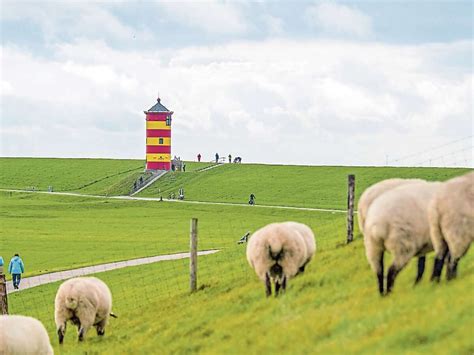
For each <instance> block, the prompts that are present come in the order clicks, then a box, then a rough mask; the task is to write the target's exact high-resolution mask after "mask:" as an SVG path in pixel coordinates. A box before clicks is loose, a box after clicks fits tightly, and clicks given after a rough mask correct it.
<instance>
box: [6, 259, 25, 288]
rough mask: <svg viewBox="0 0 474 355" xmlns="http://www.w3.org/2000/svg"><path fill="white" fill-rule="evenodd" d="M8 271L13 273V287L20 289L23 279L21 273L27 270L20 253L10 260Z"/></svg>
mask: <svg viewBox="0 0 474 355" xmlns="http://www.w3.org/2000/svg"><path fill="white" fill-rule="evenodd" d="M8 272H9V273H10V274H11V275H12V280H13V288H15V289H17V290H18V288H19V286H20V281H21V274H22V273H24V272H25V265H24V264H23V260H21V258H20V255H18V254H15V256H14V257H13V258H12V259H11V260H10V265H8Z"/></svg>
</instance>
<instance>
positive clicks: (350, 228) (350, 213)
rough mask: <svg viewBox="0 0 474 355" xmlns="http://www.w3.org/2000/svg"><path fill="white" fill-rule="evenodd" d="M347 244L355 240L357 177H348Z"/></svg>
mask: <svg viewBox="0 0 474 355" xmlns="http://www.w3.org/2000/svg"><path fill="white" fill-rule="evenodd" d="M347 184H348V190H347V243H350V242H352V241H353V240H354V192H355V175H353V174H350V175H348V176H347Z"/></svg>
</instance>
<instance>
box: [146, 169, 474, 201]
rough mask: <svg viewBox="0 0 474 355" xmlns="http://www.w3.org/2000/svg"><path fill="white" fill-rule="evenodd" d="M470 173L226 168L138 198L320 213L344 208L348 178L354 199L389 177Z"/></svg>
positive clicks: (174, 180) (170, 182)
mask: <svg viewBox="0 0 474 355" xmlns="http://www.w3.org/2000/svg"><path fill="white" fill-rule="evenodd" d="M467 171H468V169H461V168H459V169H457V168H455V169H440V168H391V167H330V166H289V165H258V164H225V165H222V166H219V167H216V168H214V169H211V170H208V171H205V172H189V173H180V172H175V173H168V174H167V175H165V176H164V177H162V178H161V179H160V180H158V181H157V182H156V183H155V184H153V185H152V186H150V187H149V188H148V189H146V190H144V191H143V192H142V193H140V194H139V196H155V197H156V196H159V194H160V193H161V194H163V196H164V197H166V196H167V195H168V193H169V192H171V191H173V192H175V193H177V191H178V189H179V188H180V187H183V188H184V190H185V196H186V199H187V200H197V201H219V202H231V203H246V202H247V201H248V198H249V195H250V193H254V194H255V195H256V197H257V199H256V201H257V204H261V205H287V206H301V207H318V208H335V209H344V208H347V175H348V174H355V175H356V197H357V198H358V197H359V196H360V194H361V193H362V192H363V191H364V190H365V188H367V187H368V186H370V185H372V184H374V183H375V182H378V181H380V180H383V179H387V178H391V177H402V178H423V179H427V180H440V181H443V180H447V179H449V178H451V177H454V176H457V175H461V174H463V173H465V172H467Z"/></svg>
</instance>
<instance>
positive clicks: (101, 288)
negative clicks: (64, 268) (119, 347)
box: [54, 277, 115, 344]
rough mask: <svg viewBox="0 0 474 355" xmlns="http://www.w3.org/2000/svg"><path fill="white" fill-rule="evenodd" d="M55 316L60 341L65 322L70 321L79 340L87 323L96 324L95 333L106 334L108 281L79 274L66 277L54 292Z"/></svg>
mask: <svg viewBox="0 0 474 355" xmlns="http://www.w3.org/2000/svg"><path fill="white" fill-rule="evenodd" d="M54 305H55V312H54V319H55V321H56V328H57V333H58V337H59V343H60V344H62V343H63V339H64V334H65V333H66V323H67V321H68V320H69V321H71V322H72V323H73V324H74V325H76V326H77V329H78V339H79V341H82V340H84V337H85V335H86V333H87V331H88V330H89V328H90V327H92V326H95V328H96V330H97V335H99V336H102V335H104V334H105V326H106V325H107V322H108V320H109V316H113V317H115V315H114V314H112V313H111V310H112V294H111V293H110V290H109V288H108V287H107V285H106V284H105V283H104V282H103V281H101V280H99V279H97V278H95V277H78V278H73V279H69V280H67V281H65V282H64V283H62V284H61V286H60V287H59V289H58V292H57V293H56V299H55V301H54Z"/></svg>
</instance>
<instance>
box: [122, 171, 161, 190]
mask: <svg viewBox="0 0 474 355" xmlns="http://www.w3.org/2000/svg"><path fill="white" fill-rule="evenodd" d="M165 174H166V170H164V171H162V172H161V173H159V174H158V175H157V176H155V177H154V178H153V179H151V180H150V181H149V182H147V183H146V184H145V186H143V187H140V188H139V189H138V190H137V191H135V192H134V193H133V194H131V195H130V196H134V195H136V194H138V193H140V192H142V191H143V190H145V189H146V188H147V187H148V186H150V185H151V184H154V183H155V182H156V181H157V180H158V179H159V178H161V177H162V176H163V175H165Z"/></svg>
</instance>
